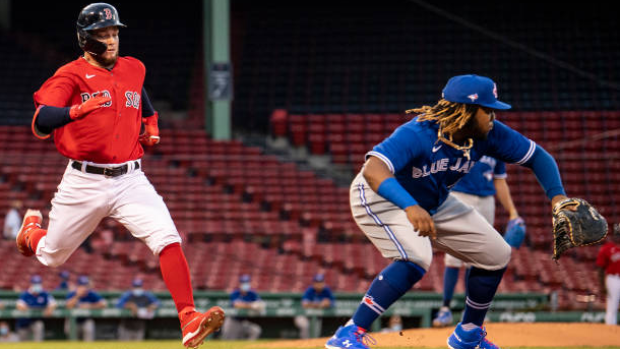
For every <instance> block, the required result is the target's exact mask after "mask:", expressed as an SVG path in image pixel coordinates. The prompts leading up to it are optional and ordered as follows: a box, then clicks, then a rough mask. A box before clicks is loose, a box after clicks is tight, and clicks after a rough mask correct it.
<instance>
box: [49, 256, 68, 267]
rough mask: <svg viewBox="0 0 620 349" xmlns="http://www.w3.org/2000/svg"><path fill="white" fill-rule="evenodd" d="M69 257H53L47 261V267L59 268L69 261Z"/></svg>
mask: <svg viewBox="0 0 620 349" xmlns="http://www.w3.org/2000/svg"><path fill="white" fill-rule="evenodd" d="M67 259H68V257H52V258H48V259H46V260H45V262H46V263H45V265H47V266H48V267H51V268H56V267H59V266H61V265H63V264H65V262H66V261H67Z"/></svg>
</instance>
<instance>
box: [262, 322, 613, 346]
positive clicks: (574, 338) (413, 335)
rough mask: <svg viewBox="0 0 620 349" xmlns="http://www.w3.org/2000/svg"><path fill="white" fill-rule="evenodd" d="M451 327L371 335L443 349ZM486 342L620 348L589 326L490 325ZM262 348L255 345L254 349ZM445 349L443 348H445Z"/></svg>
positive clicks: (316, 342)
mask: <svg viewBox="0 0 620 349" xmlns="http://www.w3.org/2000/svg"><path fill="white" fill-rule="evenodd" d="M453 329H454V328H453V327H448V328H441V329H412V330H404V331H402V332H400V333H376V334H371V335H372V337H373V338H374V339H375V340H376V341H377V344H376V345H373V346H372V348H381V347H434V348H437V347H443V346H446V340H447V339H448V337H449V336H450V334H451V333H452V331H453ZM486 329H487V333H488V335H487V338H488V339H489V340H490V341H492V342H493V343H495V344H496V345H498V346H499V347H570V346H575V347H584V346H587V347H605V346H620V326H607V325H604V324H590V323H490V324H488V325H486ZM326 340H327V339H326V338H320V339H311V340H296V341H282V342H276V343H274V342H271V343H270V344H269V347H270V348H322V347H323V345H324V344H325V341H326ZM261 347H264V346H262V345H256V348H261ZM446 347H447V346H446Z"/></svg>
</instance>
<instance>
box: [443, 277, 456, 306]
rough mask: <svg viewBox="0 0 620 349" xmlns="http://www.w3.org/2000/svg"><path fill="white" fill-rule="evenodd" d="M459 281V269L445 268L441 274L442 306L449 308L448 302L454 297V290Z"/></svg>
mask: <svg viewBox="0 0 620 349" xmlns="http://www.w3.org/2000/svg"><path fill="white" fill-rule="evenodd" d="M458 280H459V268H455V267H446V269H445V270H444V272H443V306H444V307H448V308H450V302H452V297H454V288H455V287H456V282H457V281H458Z"/></svg>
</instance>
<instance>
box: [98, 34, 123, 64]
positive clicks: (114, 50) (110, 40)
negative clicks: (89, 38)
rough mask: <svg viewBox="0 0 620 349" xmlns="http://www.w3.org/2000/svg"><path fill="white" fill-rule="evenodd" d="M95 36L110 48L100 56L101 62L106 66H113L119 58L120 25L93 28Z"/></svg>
mask: <svg viewBox="0 0 620 349" xmlns="http://www.w3.org/2000/svg"><path fill="white" fill-rule="evenodd" d="M92 35H93V38H94V39H96V40H98V41H101V42H103V43H104V44H106V45H107V46H108V49H107V50H106V51H105V52H104V53H103V54H101V55H100V56H99V57H97V58H98V60H99V62H100V63H101V64H102V65H104V66H111V65H114V63H116V60H117V59H118V43H119V40H118V27H105V28H100V29H95V30H93V33H92Z"/></svg>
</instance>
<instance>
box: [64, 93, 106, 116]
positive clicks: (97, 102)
mask: <svg viewBox="0 0 620 349" xmlns="http://www.w3.org/2000/svg"><path fill="white" fill-rule="evenodd" d="M111 101H112V98H111V97H106V96H102V95H98V96H95V97H92V98H90V99H89V100H87V101H86V102H84V103H82V104H76V105H74V106H72V107H71V109H69V117H70V118H71V119H72V120H77V119H81V118H83V117H84V116H86V115H87V114H88V113H90V112H92V111H94V110H96V109H99V108H101V107H103V105H104V104H106V103H109V102H111Z"/></svg>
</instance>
